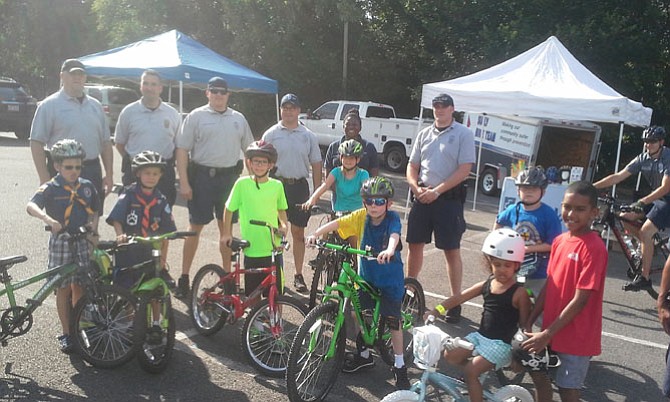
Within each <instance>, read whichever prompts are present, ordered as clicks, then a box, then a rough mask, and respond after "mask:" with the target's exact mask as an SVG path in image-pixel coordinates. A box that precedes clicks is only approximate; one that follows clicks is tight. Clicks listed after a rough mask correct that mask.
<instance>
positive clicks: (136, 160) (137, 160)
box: [131, 151, 166, 174]
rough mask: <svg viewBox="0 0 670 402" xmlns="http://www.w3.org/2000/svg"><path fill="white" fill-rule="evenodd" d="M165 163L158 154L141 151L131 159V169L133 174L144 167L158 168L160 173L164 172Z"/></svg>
mask: <svg viewBox="0 0 670 402" xmlns="http://www.w3.org/2000/svg"><path fill="white" fill-rule="evenodd" d="M165 166H166V163H165V161H164V160H163V157H162V156H161V154H159V153H158V152H154V151H142V152H140V153H139V154H137V155H135V157H133V161H132V163H131V167H132V170H133V174H135V173H137V171H138V170H140V169H141V168H145V167H159V168H161V170H162V171H165Z"/></svg>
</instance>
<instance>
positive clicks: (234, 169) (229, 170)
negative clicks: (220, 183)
mask: <svg viewBox="0 0 670 402" xmlns="http://www.w3.org/2000/svg"><path fill="white" fill-rule="evenodd" d="M193 165H194V166H195V168H196V170H197V171H198V172H206V173H207V174H208V175H209V177H215V176H218V175H225V174H238V172H239V167H238V166H237V165H235V166H230V167H222V168H215V167H209V166H205V165H198V164H197V163H194V164H193Z"/></svg>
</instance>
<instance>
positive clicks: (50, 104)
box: [30, 59, 114, 214]
mask: <svg viewBox="0 0 670 402" xmlns="http://www.w3.org/2000/svg"><path fill="white" fill-rule="evenodd" d="M60 79H61V84H62V87H61V89H60V90H59V91H58V92H56V93H54V94H52V95H50V96H48V97H47V98H46V99H44V100H43V101H42V102H40V104H39V105H38V106H37V110H36V111H35V117H34V118H33V124H32V127H31V129H30V151H31V153H32V156H33V162H34V164H35V169H36V170H37V174H38V175H39V178H40V184H42V183H45V182H47V181H48V180H49V179H50V178H51V177H52V176H54V175H55V171H53V166H50V165H52V163H51V162H50V161H49V162H47V152H46V151H45V148H51V147H52V146H53V144H55V143H56V142H58V141H59V140H63V139H72V140H76V141H78V142H79V143H80V144H81V145H82V146H83V147H84V152H85V153H86V156H85V159H84V161H83V164H82V170H81V177H83V178H85V179H88V180H90V181H91V182H92V183H93V185H94V186H95V188H96V190H97V191H98V195H99V197H98V198H99V199H100V205H99V208H98V211H100V214H102V204H103V202H104V199H105V195H107V194H108V193H109V191H110V190H111V189H112V184H113V183H114V180H113V173H112V167H113V160H112V158H113V157H114V153H113V150H112V141H111V138H110V136H109V127H107V123H106V121H105V112H104V111H103V110H102V105H101V104H100V102H98V101H97V100H96V99H95V98H92V97H90V96H88V95H86V94H85V93H84V84H86V69H85V67H84V64H83V63H82V62H80V61H79V60H76V59H68V60H65V62H64V63H63V65H62V67H61V72H60ZM100 159H102V164H103V166H104V168H105V176H104V178H103V176H102V170H101V168H100Z"/></svg>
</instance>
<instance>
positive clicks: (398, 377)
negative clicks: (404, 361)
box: [393, 366, 410, 390]
mask: <svg viewBox="0 0 670 402" xmlns="http://www.w3.org/2000/svg"><path fill="white" fill-rule="evenodd" d="M393 378H395V388H396V389H397V390H403V389H409V387H410V385H409V379H408V378H407V366H402V367H400V368H397V367H396V366H393Z"/></svg>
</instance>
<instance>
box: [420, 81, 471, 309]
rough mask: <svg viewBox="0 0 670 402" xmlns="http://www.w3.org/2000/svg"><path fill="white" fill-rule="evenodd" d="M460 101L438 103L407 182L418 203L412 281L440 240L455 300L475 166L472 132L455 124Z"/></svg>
mask: <svg viewBox="0 0 670 402" xmlns="http://www.w3.org/2000/svg"><path fill="white" fill-rule="evenodd" d="M453 114H454V100H453V98H452V97H451V96H449V95H448V94H445V93H441V94H439V95H437V96H436V97H434V98H433V115H434V117H435V123H434V124H433V125H432V126H430V127H426V128H425V129H423V130H421V132H419V134H418V135H417V137H416V141H415V142H414V147H413V148H412V152H411V154H410V158H409V163H408V164H407V182H408V184H409V186H410V188H411V190H412V193H413V195H414V202H413V203H412V209H411V210H410V213H409V217H408V220H407V243H408V245H409V247H408V248H409V253H408V255H407V276H409V277H413V278H418V276H419V272H421V266H422V264H423V249H424V246H425V245H426V244H428V243H430V242H431V237H432V235H433V233H434V234H435V247H436V248H438V249H440V250H442V251H443V252H444V256H445V258H446V261H447V273H448V275H449V283H450V285H451V294H452V295H458V294H460V293H461V284H462V281H463V261H462V260H461V251H460V247H461V245H460V243H461V236H462V235H463V232H465V219H464V217H463V203H464V202H465V187H463V181H464V180H465V179H466V178H467V177H468V175H469V174H470V170H471V169H472V165H473V164H474V162H475V141H474V135H473V134H472V131H470V130H469V129H468V128H467V127H465V126H463V125H462V124H460V123H458V122H457V121H455V120H454V117H453ZM446 316H447V317H446V318H447V321H449V322H457V321H458V320H460V317H461V309H460V306H458V307H456V308H453V309H450V310H449V311H448V312H447V314H446Z"/></svg>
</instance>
